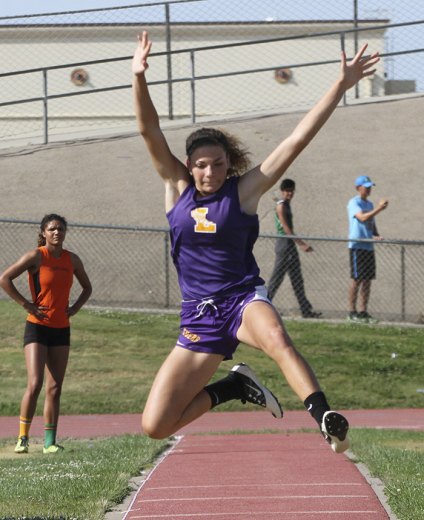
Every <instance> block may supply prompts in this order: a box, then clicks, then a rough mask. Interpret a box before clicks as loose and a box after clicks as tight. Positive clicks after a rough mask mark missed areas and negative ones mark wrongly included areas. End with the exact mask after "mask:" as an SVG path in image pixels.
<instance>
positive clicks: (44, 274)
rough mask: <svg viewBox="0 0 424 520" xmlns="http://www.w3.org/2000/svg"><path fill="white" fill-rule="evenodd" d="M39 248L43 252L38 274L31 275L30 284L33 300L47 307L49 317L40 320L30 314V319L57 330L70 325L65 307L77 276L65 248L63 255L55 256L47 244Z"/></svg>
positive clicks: (32, 321)
mask: <svg viewBox="0 0 424 520" xmlns="http://www.w3.org/2000/svg"><path fill="white" fill-rule="evenodd" d="M38 249H39V251H40V252H41V265H40V269H39V270H38V271H37V272H36V273H33V274H29V287H30V290H31V295H32V301H33V302H34V303H35V304H36V305H40V306H43V307H47V310H45V311H44V312H45V313H46V314H47V319H45V320H39V319H38V318H36V317H35V316H33V315H32V314H29V315H28V317H27V320H28V321H30V322H31V323H38V324H40V325H45V326H47V327H52V328H56V329H57V328H63V327H69V317H68V315H67V314H66V309H67V307H68V305H69V294H70V292H71V287H72V282H73V278H74V267H73V265H72V259H71V255H70V253H69V251H66V250H65V249H64V250H63V251H62V254H61V255H60V257H59V258H55V257H54V256H53V255H51V254H50V253H49V251H48V249H47V248H46V247H45V246H41V247H39V248H38Z"/></svg>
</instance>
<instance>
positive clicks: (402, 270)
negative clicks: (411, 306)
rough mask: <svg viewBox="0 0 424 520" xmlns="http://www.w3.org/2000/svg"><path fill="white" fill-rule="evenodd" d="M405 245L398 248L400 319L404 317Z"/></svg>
mask: <svg viewBox="0 0 424 520" xmlns="http://www.w3.org/2000/svg"><path fill="white" fill-rule="evenodd" d="M405 278H406V276H405V246H401V248H400V307H401V316H402V321H405V318H406V311H405V307H406V287H405V285H406V284H405Z"/></svg>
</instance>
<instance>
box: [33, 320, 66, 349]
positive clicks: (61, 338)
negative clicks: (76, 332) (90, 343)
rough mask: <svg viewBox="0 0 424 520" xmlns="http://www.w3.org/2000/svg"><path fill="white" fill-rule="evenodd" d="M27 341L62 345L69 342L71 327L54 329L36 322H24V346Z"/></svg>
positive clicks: (55, 345)
mask: <svg viewBox="0 0 424 520" xmlns="http://www.w3.org/2000/svg"><path fill="white" fill-rule="evenodd" d="M29 343H41V344H42V345H45V346H46V347H63V346H68V347H69V346H70V344H71V328H70V327H64V328H61V329H54V328H53V327H46V326H45V325H39V324H38V323H32V322H30V321H27V322H26V323H25V332H24V347H25V345H28V344H29Z"/></svg>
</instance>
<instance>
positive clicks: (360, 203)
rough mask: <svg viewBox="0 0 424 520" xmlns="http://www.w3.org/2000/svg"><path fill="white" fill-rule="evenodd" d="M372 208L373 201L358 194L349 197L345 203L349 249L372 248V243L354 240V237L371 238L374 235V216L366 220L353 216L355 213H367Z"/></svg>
mask: <svg viewBox="0 0 424 520" xmlns="http://www.w3.org/2000/svg"><path fill="white" fill-rule="evenodd" d="M373 209H374V205H373V203H372V202H371V201H369V200H364V199H362V198H361V197H360V196H359V195H357V196H356V197H353V199H350V201H349V203H348V205H347V215H348V219H349V240H350V242H349V248H350V249H367V250H368V251H372V250H373V249H374V244H373V243H372V242H355V239H356V240H358V239H362V238H370V239H372V238H373V237H374V218H370V219H369V220H367V221H366V222H361V221H360V220H358V219H357V218H356V217H355V215H356V214H357V213H361V212H362V213H368V212H369V211H372V210H373Z"/></svg>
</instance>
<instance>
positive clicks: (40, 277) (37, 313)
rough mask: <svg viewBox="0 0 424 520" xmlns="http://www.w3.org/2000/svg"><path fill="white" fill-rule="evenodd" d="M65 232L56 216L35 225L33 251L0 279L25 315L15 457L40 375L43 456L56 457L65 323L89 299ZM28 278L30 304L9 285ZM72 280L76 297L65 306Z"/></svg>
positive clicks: (24, 448)
mask: <svg viewBox="0 0 424 520" xmlns="http://www.w3.org/2000/svg"><path fill="white" fill-rule="evenodd" d="M66 231H67V223H66V220H65V219H64V218H63V217H61V216H60V215H56V214H54V213H53V214H50V215H46V216H45V217H44V218H43V220H42V221H41V224H40V233H39V237H38V248H37V249H33V250H31V251H28V252H27V253H25V254H24V255H23V256H22V257H21V258H20V259H19V260H18V261H17V262H15V263H14V264H12V265H11V266H10V267H8V268H7V269H6V270H5V271H4V273H3V274H2V275H1V276H0V287H2V288H3V289H4V291H5V292H6V293H7V294H8V295H9V296H10V297H11V298H13V300H15V301H16V302H17V303H18V304H19V305H21V306H22V307H23V308H24V309H25V310H26V311H27V312H28V316H27V321H26V325H25V334H24V352H25V362H26V367H27V388H26V391H25V393H24V396H23V398H22V402H21V410H20V422H19V438H18V443H17V445H16V448H15V452H16V453H28V445H29V441H28V439H29V430H30V427H31V422H32V418H33V416H34V414H35V410H36V407H37V400H38V396H39V394H40V391H41V388H42V386H43V379H44V372H45V373H46V387H45V394H46V397H45V403H44V424H45V426H44V433H45V435H44V448H43V453H46V454H47V453H57V452H59V451H61V450H62V449H63V448H62V447H61V446H59V445H58V444H57V443H56V430H57V423H58V419H59V406H60V394H61V390H62V384H63V379H64V377H65V372H66V367H67V363H68V357H69V348H70V323H69V318H70V317H71V316H73V315H74V314H76V313H77V312H78V311H79V310H80V309H81V307H82V306H83V305H84V303H85V302H86V301H87V300H88V298H89V297H90V295H91V291H92V289H91V283H90V280H89V278H88V276H87V273H86V272H85V269H84V266H83V263H82V262H81V260H80V258H79V257H78V256H77V255H76V254H75V253H72V252H70V251H67V250H66V249H63V242H64V240H65V236H66ZM25 271H27V272H28V278H29V287H30V291H31V297H32V298H31V301H29V300H28V299H27V298H26V297H25V296H24V295H22V294H21V293H20V292H19V291H18V290H17V288H16V286H15V285H14V283H13V280H14V279H15V278H17V277H18V276H20V275H21V274H22V273H24V272H25ZM74 276H75V277H76V279H77V280H78V282H79V284H80V285H81V288H82V291H81V293H80V295H79V296H78V298H77V299H76V301H75V302H74V303H73V304H72V305H71V306H70V305H69V295H70V292H71V287H72V282H73V278H74Z"/></svg>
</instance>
